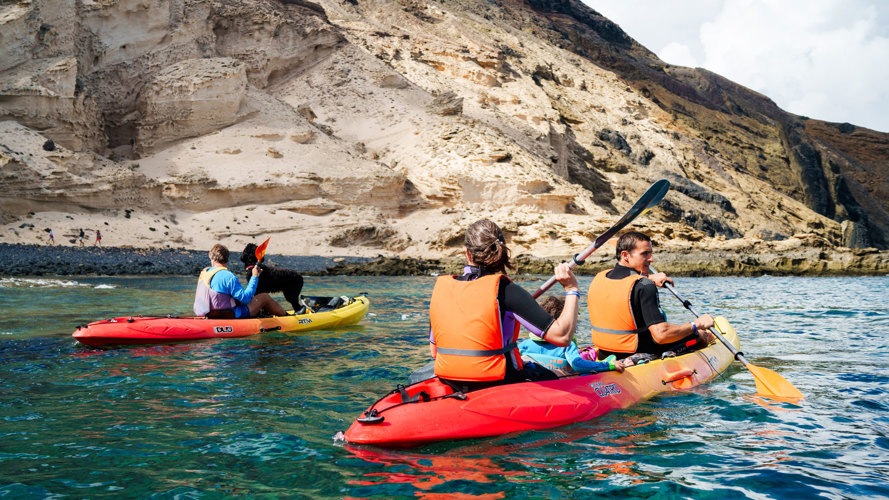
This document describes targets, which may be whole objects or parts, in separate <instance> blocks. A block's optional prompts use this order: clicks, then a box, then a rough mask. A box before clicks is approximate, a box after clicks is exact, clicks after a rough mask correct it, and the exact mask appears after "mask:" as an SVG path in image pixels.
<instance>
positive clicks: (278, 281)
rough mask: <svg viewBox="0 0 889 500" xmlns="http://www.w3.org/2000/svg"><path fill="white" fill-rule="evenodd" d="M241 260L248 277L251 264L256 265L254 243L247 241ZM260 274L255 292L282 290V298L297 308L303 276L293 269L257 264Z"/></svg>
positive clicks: (251, 268)
mask: <svg viewBox="0 0 889 500" xmlns="http://www.w3.org/2000/svg"><path fill="white" fill-rule="evenodd" d="M241 262H243V263H244V269H245V270H246V271H247V279H250V276H251V271H252V270H253V266H255V265H256V245H254V244H253V243H247V246H246V247H245V248H244V251H243V252H241ZM259 268H260V269H262V274H260V275H259V285H258V286H257V287H256V293H274V292H283V293H284V298H285V299H287V302H290V306H291V307H293V309H294V310H295V311H296V310H299V308H300V307H302V306H301V304H300V303H299V294H300V292H302V289H303V277H302V276H301V275H300V274H299V273H298V272H296V271H294V270H293V269H285V268H283V267H274V266H267V265H265V264H259Z"/></svg>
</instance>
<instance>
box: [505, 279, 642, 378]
mask: <svg viewBox="0 0 889 500" xmlns="http://www.w3.org/2000/svg"><path fill="white" fill-rule="evenodd" d="M540 307H542V308H543V310H544V311H546V312H548V313H549V315H550V316H552V317H553V318H558V317H559V316H561V315H562V309H564V308H565V299H562V298H559V297H556V296H553V295H550V296H548V297H547V298H546V299H545V300H544V301H543V302H542V303H541V304H540ZM519 352H521V353H522V358H523V359H524V358H530V361H533V362H535V363H537V364H538V365H540V366H543V367H544V368H547V369H548V370H550V371H552V372H553V373H555V374H556V375H559V376H564V375H569V374H571V373H575V372H580V373H597V372H604V371H609V370H617V371H618V372H623V371H624V368H625V367H627V366H632V365H633V363H632V362H631V361H628V360H621V361H615V359H614V356H610V357H609V358H608V359H605V360H602V361H596V355H595V354H593V355H592V356H589V355H587V356H584V355H585V354H587V353H589V352H592V353H595V352H596V351H595V349H592V350H586V349H585V350H584V352H581V351H580V350H579V349H578V348H577V343H576V342H574V341H573V339H572V342H569V343H568V345H567V346H565V347H561V346H557V345H554V344H550V343H549V342H547V341H545V340H543V339H542V338H540V337H538V336H537V335H534V334H533V333H532V334H531V335H530V336H529V338H527V339H525V340H523V341H522V342H521V343H520V344H519Z"/></svg>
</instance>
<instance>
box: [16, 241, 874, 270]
mask: <svg viewBox="0 0 889 500" xmlns="http://www.w3.org/2000/svg"><path fill="white" fill-rule="evenodd" d="M237 257H238V256H237V255H234V254H233V255H232V257H231V261H232V262H230V264H231V266H232V269H234V270H235V271H236V273H237V272H240V271H242V270H241V269H240V267H241V265H240V262H239V261H238V260H237ZM266 259H267V260H266V262H267V263H268V264H270V265H274V266H280V267H287V268H290V269H295V270H297V271H299V272H300V273H302V274H304V275H307V276H312V275H366V276H416V275H434V274H446V273H450V274H457V273H459V272H461V269H462V267H463V264H464V262H463V259H462V258H443V259H417V258H399V257H383V256H379V257H377V258H367V257H348V256H342V257H321V256H288V255H275V254H269V255H268V256H267V257H266ZM564 260H566V259H556V258H540V257H533V256H529V255H519V256H517V257H515V258H514V259H513V261H514V262H515V264H516V267H517V269H516V270H515V271H514V272H511V273H510V274H514V275H521V274H535V275H540V274H551V273H552V270H553V267H554V266H555V265H556V264H557V263H558V262H562V261H564ZM208 264H209V260H208V258H207V253H206V252H205V251H201V250H188V249H182V248H166V249H143V248H128V247H95V246H93V247H71V246H48V245H29V244H11V243H0V276H44V275H57V276H77V275H107V276H114V275H147V274H154V275H197V274H198V273H200V271H201V269H203V268H204V267H205V266H207V265H208ZM613 265H614V257H613V255H611V253H610V252H605V251H602V250H600V251H599V252H595V253H593V254H592V255H590V257H589V258H588V259H587V262H586V264H585V265H583V266H579V267H576V268H575V270H574V272H575V274H577V275H581V276H589V275H594V274H596V273H597V272H599V271H601V270H602V269H606V268H610V267H612V266H613ZM655 265H656V266H657V268H658V270H659V271H663V272H666V273H667V274H669V275H672V276H695V277H703V276H742V277H743V276H762V275H771V276H883V275H887V274H889V252H887V251H878V250H876V249H864V250H853V249H823V248H814V247H801V248H795V249H792V250H787V251H775V250H769V251H765V252H759V253H752V252H749V251H729V250H710V251H695V250H693V251H676V250H657V251H656V252H655Z"/></svg>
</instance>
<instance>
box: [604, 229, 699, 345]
mask: <svg viewBox="0 0 889 500" xmlns="http://www.w3.org/2000/svg"><path fill="white" fill-rule="evenodd" d="M616 254H617V261H618V262H617V264H616V265H615V266H614V268H613V269H608V270H605V271H602V272H600V273H599V274H597V275H596V277H595V278H593V282H592V283H590V290H589V293H588V295H587V306H588V307H589V311H590V322H591V323H592V326H593V331H592V337H593V344H595V345H596V347H598V348H599V358H604V357H606V356H609V355H611V354H614V355H616V356H617V359H624V358H626V357H628V356H630V355H632V354H634V353H648V354H654V355H658V356H659V355H661V354H663V353H665V352H667V351H676V350H678V349H682V348H687V347H691V346H694V345H696V344H697V345H698V346H700V345H702V344H703V345H706V344H707V343H708V342H709V341H710V340H711V337H712V336H711V335H710V333H709V332H707V329H708V328H710V327H712V326H713V318H712V317H711V316H710V315H709V314H704V315H701V316H699V317H698V318H697V319H695V320H694V321H693V322H691V323H682V324H672V323H667V318H666V315H665V314H664V312H663V310H662V309H661V306H660V298H659V294H658V290H657V287H663V286H664V283H666V282H669V283H670V284H673V280H672V279H670V278H668V277H667V275H666V274H664V273H657V274H652V275H650V276H649V275H648V272H649V269H648V266H649V264H651V263H652V261H653V260H654V259H653V256H654V252H653V249H652V246H651V238H649V237H648V236H646V235H645V234H642V233H640V232H638V231H628V232H626V233H624V234H623V235H622V236H621V237H620V239H618V241H617V249H616Z"/></svg>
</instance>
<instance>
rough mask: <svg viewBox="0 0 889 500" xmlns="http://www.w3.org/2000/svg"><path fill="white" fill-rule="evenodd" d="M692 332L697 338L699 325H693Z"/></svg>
mask: <svg viewBox="0 0 889 500" xmlns="http://www.w3.org/2000/svg"><path fill="white" fill-rule="evenodd" d="M691 332H692V333H694V334H695V336H697V335H698V325H696V324H694V323H692V324H691Z"/></svg>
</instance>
